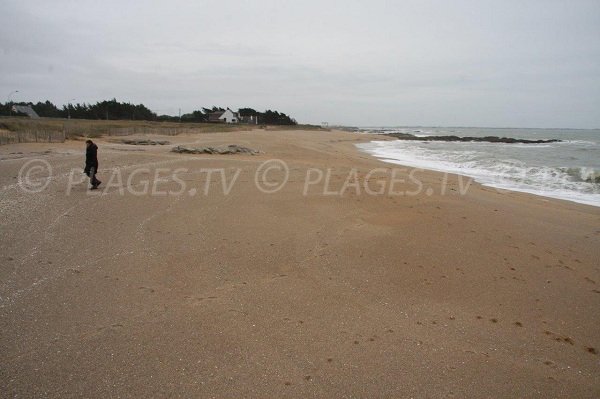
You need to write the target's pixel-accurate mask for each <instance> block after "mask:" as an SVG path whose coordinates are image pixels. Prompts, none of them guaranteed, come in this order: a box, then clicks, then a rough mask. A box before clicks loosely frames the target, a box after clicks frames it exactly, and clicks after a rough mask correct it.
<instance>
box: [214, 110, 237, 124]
mask: <svg viewBox="0 0 600 399" xmlns="http://www.w3.org/2000/svg"><path fill="white" fill-rule="evenodd" d="M219 120H220V121H222V122H225V123H238V122H239V121H240V117H239V115H238V113H237V112H233V111H232V110H230V109H229V108H227V109H226V110H225V112H223V113H222V114H221V116H220V117H219Z"/></svg>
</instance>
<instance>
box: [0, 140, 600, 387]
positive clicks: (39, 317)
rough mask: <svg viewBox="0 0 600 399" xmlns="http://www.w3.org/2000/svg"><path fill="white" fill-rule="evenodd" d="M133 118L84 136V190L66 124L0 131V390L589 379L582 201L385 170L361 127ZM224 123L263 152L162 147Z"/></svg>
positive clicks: (599, 356)
mask: <svg viewBox="0 0 600 399" xmlns="http://www.w3.org/2000/svg"><path fill="white" fill-rule="evenodd" d="M148 137H149V138H151V139H153V140H168V141H170V143H171V144H170V145H157V146H132V145H125V144H119V143H115V142H111V141H109V139H111V138H104V139H98V140H96V142H97V143H98V145H99V148H100V149H99V158H100V173H99V175H98V177H99V178H100V180H102V181H103V186H101V188H103V187H107V186H108V187H107V188H106V189H101V190H98V191H97V192H96V193H95V195H90V194H89V192H88V190H87V184H86V182H83V181H82V180H81V175H80V174H79V173H80V171H81V169H82V167H83V152H84V151H83V146H84V144H83V142H82V141H68V142H66V143H63V144H20V145H8V146H2V147H0V187H1V189H0V190H1V191H0V216H1V219H0V220H1V222H0V226H1V228H0V238H1V240H0V358H1V359H2V360H1V361H0V362H1V363H0V364H1V366H0V381H1V382H0V396H1V397H17V396H18V397H98V398H105V397H203V398H204V397H207V398H208V397H256V398H268V397H298V398H301V397H302V398H303V397H323V398H331V397H348V398H351V397H431V398H446V397H494V398H495V397H544V398H545V397H581V398H596V397H599V396H600V310H599V309H600V261H599V259H600V208H595V207H591V206H586V205H581V204H575V203H570V202H566V201H560V200H553V199H548V198H542V197H538V196H534V195H529V194H524V193H515V192H500V191H498V190H495V189H493V188H487V187H482V186H479V185H477V184H475V183H473V184H471V185H469V186H468V189H467V191H466V193H461V191H462V190H464V189H465V186H466V185H468V179H467V178H461V179H459V178H458V177H457V176H455V175H450V176H448V177H445V176H444V175H443V174H441V173H436V172H428V171H420V170H416V171H415V170H413V169H411V168H401V167H399V168H400V169H403V170H400V171H399V172H398V173H397V174H396V175H393V174H392V168H394V167H396V166H395V165H391V164H386V163H383V162H381V161H379V160H376V159H375V158H373V157H371V156H369V155H367V154H365V153H361V152H360V151H358V150H357V149H356V147H355V146H354V144H356V143H359V142H363V141H366V140H368V139H370V137H366V136H365V135H357V134H352V133H344V132H308V131H306V132H303V131H283V132H278V131H252V132H231V133H215V134H199V135H180V136H172V137H161V136H148ZM112 139H114V138H112ZM227 144H238V145H242V146H246V147H249V148H252V149H256V150H260V151H261V153H260V154H259V155H246V154H236V155H188V154H174V153H171V152H169V151H170V148H171V147H172V146H173V145H186V146H219V145H227ZM32 159H42V160H45V161H47V162H48V163H49V164H50V165H51V167H52V174H53V177H52V179H50V180H49V183H48V186H47V187H46V188H45V189H44V190H43V191H41V192H39V193H27V192H24V190H23V189H22V187H21V186H19V184H18V175H19V170H20V168H21V167H22V166H23V165H24V164H26V162H28V161H30V160H32ZM272 159H278V160H281V161H283V162H284V163H285V165H287V167H288V171H289V176H288V179H287V183H286V184H285V185H283V186H282V187H281V189H279V190H278V191H276V192H274V193H270V194H267V193H264V192H262V191H261V190H260V189H259V188H258V187H257V182H256V180H257V176H258V182H259V183H258V184H259V185H260V187H262V188H263V190H264V189H270V190H274V189H275V188H277V186H276V183H278V182H280V181H283V179H284V177H285V173H283V171H282V170H276V169H268V170H267V167H268V166H269V165H270V166H277V165H282V164H281V163H270V164H267V166H265V165H264V162H265V161H268V160H272ZM261 165H263V167H262V169H261ZM72 168H76V171H77V173H72V172H71V170H72ZM115 168H119V169H115ZM159 168H162V169H159ZM375 168H383V169H380V170H378V171H377V172H376V173H373V174H371V175H370V176H368V173H369V171H371V170H373V169H375ZM157 169H159V170H158V172H157ZM176 169H180V172H178V174H177V176H178V178H179V181H176V180H172V179H171V181H167V182H163V181H159V183H158V184H157V186H156V187H155V188H156V189H155V190H154V194H153V193H152V186H153V182H155V180H156V179H155V178H156V177H157V176H158V178H159V179H162V178H165V179H167V180H169V179H168V176H169V175H170V174H171V173H172V172H173V171H174V170H176ZM317 169H318V170H319V171H321V172H322V173H323V175H322V179H321V180H319V179H318V178H319V176H320V175H319V172H318V171H317ZM140 170H141V172H140ZM210 170H213V172H210ZM221 170H222V172H221ZM257 170H258V171H259V173H258V174H257V173H256V172H257ZM265 170H266V172H265V174H264V175H262V174H261V173H260V172H261V171H263V172H264V171H265ZM328 170H329V172H327V171H328ZM116 171H118V172H116ZM157 173H158V174H157ZM411 173H412V175H411ZM42 175H43V173H42ZM409 175H410V176H412V177H409ZM36 176H38V175H36V173H34V172H32V174H31V175H30V177H31V179H32V180H33V181H34V182H36V181H38V180H35V178H36ZM39 176H41V175H39ZM235 176H237V177H235ZM327 176H329V178H328V180H329V181H328V184H325V180H326V178H327ZM349 176H350V177H349ZM223 177H225V179H224V180H223ZM263 177H264V179H263ZM119 178H120V180H119ZM367 178H368V182H367V183H366V184H367V187H369V189H370V193H369V192H367V190H366V189H365V180H366V179H367ZM307 179H308V180H309V181H311V182H316V181H317V180H319V182H316V183H314V184H310V185H308V186H306V181H307ZM402 180H403V181H402ZM45 181H46V180H43V179H42V180H39V182H42V183H45ZM145 181H149V182H150V183H149V188H148V189H147V190H146V192H145V189H144V187H145V183H144V182H145ZM207 181H208V183H207ZM355 181H358V182H359V185H358V186H357V185H356V184H354V183H355ZM392 181H394V182H393V183H392ZM417 181H418V182H420V183H421V184H422V186H419V185H418V184H417V183H416V182H417ZM69 182H71V183H72V184H70V183H69ZM73 182H75V183H73ZM232 182H233V183H232ZM391 184H393V190H392V191H393V193H392V194H390V192H389V186H390V185H391ZM381 185H383V186H385V188H386V191H385V193H384V194H373V192H375V191H377V190H378V188H379V187H381ZM343 187H345V190H344V191H343V192H342V193H341V194H340V190H341V188H343ZM169 191H171V193H169ZM225 191H228V193H227V194H225V193H224V192H225ZM179 192H181V193H180V194H179ZM336 193H337V194H336ZM398 193H403V194H404V195H397V194H398ZM305 194H306V195H305Z"/></svg>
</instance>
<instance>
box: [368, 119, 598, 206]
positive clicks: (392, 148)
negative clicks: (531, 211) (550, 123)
mask: <svg viewBox="0 0 600 399" xmlns="http://www.w3.org/2000/svg"><path fill="white" fill-rule="evenodd" d="M359 132H361V133H364V134H372V133H393V132H401V133H410V134H413V135H416V136H420V137H424V136H444V135H455V136H473V137H482V136H498V137H513V138H521V139H530V140H538V139H559V140H563V141H562V142H559V143H548V144H505V143H483V142H443V141H441V142H432V141H402V140H397V141H378V140H374V141H371V142H369V143H364V144H358V147H359V148H360V149H362V150H363V151H366V152H367V153H370V154H372V155H374V156H376V157H378V158H380V159H382V160H383V161H386V162H390V163H395V164H400V165H406V166H413V167H417V168H422V169H430V170H437V171H442V172H451V173H456V174H460V175H465V176H469V177H472V178H474V179H475V181H477V182H479V183H481V184H483V185H487V186H491V187H497V188H500V189H506V190H514V191H522V192H527V193H532V194H537V195H541V196H545V197H552V198H559V199H563V200H568V201H574V202H578V203H583V204H588V205H594V206H600V130H598V129H595V130H577V129H497V128H471V127H469V128H463V127H460V128H442V127H370V128H361V129H360V130H359Z"/></svg>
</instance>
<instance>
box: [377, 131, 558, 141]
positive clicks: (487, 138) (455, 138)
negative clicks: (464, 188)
mask: <svg viewBox="0 0 600 399" xmlns="http://www.w3.org/2000/svg"><path fill="white" fill-rule="evenodd" d="M385 135H386V136H392V137H395V138H397V139H399V140H413V141H463V142H465V141H477V142H488V143H509V144H513V143H521V144H545V143H558V142H561V141H562V140H558V139H549V140H527V139H515V138H512V137H498V136H485V137H468V136H467V137H459V136H425V137H418V136H415V135H413V134H409V133H387V134H385Z"/></svg>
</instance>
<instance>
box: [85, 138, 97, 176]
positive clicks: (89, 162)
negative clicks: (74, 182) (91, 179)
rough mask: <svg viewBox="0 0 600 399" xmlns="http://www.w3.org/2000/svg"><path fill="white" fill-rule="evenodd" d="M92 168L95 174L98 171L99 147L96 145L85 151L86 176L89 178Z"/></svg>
mask: <svg viewBox="0 0 600 399" xmlns="http://www.w3.org/2000/svg"><path fill="white" fill-rule="evenodd" d="M92 168H94V172H97V171H98V146H97V145H96V144H94V143H92V144H90V145H89V146H88V147H87V149H86V150H85V174H86V175H88V176H89V175H90V170H91V169H92ZM94 174H95V173H94Z"/></svg>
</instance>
